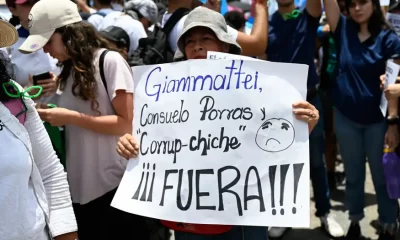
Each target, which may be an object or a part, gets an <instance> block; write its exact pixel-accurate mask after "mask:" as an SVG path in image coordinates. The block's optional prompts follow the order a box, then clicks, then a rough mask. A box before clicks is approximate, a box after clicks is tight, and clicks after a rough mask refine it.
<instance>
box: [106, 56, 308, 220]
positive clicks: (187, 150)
mask: <svg viewBox="0 0 400 240" xmlns="http://www.w3.org/2000/svg"><path fill="white" fill-rule="evenodd" d="M307 74H308V66H306V65H300V64H287V63H272V62H265V61H242V60H191V61H184V62H179V63H171V64H163V65H153V66H140V67H135V68H134V72H133V75H134V77H135V86H136V87H135V110H134V116H135V118H134V136H135V137H136V139H137V140H138V141H139V142H140V154H139V157H138V159H132V160H130V161H129V164H128V167H127V170H126V172H125V174H124V177H123V179H122V182H121V184H120V186H119V188H118V191H117V193H116V196H115V198H114V200H113V202H112V206H113V207H116V208H118V209H120V210H123V211H126V212H130V213H133V214H137V215H143V216H147V217H151V218H157V219H163V220H169V221H175V222H184V223H200V224H222V225H255V226H285V227H309V224H310V208H309V206H310V189H309V144H308V139H309V134H308V127H307V124H306V123H305V122H302V121H299V120H297V119H296V118H295V116H294V115H293V113H292V103H294V102H296V101H300V100H302V99H303V97H302V96H303V95H305V93H306V91H307V90H306V82H307Z"/></svg>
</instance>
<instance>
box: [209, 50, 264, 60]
mask: <svg viewBox="0 0 400 240" xmlns="http://www.w3.org/2000/svg"><path fill="white" fill-rule="evenodd" d="M207 59H210V60H222V59H224V60H233V59H240V60H251V61H263V60H260V59H257V58H251V57H246V56H242V55H235V54H229V53H221V52H213V51H208V52H207Z"/></svg>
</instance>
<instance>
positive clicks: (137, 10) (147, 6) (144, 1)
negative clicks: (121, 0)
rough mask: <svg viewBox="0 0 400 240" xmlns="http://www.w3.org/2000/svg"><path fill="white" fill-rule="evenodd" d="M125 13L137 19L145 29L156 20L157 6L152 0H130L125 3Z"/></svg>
mask: <svg viewBox="0 0 400 240" xmlns="http://www.w3.org/2000/svg"><path fill="white" fill-rule="evenodd" d="M125 13H126V14H128V15H129V16H131V17H132V18H134V19H137V20H139V21H140V22H141V23H142V24H143V27H144V28H145V29H146V30H147V29H149V28H150V26H152V25H154V24H156V23H157V21H158V16H159V15H158V8H157V5H156V4H155V3H154V2H153V1H152V0H130V1H127V2H126V3H125Z"/></svg>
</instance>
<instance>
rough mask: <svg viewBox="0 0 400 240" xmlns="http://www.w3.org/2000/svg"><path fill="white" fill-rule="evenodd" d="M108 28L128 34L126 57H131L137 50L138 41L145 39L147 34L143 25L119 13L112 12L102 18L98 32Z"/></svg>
mask: <svg viewBox="0 0 400 240" xmlns="http://www.w3.org/2000/svg"><path fill="white" fill-rule="evenodd" d="M109 26H115V27H120V28H122V29H124V30H125V32H126V33H127V34H128V36H129V40H130V48H129V51H128V55H132V53H133V51H135V50H136V49H137V48H138V46H139V39H141V38H147V33H146V30H145V29H144V27H143V24H142V23H141V22H139V21H138V20H136V19H133V18H132V17H131V16H129V15H126V14H124V13H121V12H113V13H110V14H108V15H107V16H106V17H104V19H103V22H102V24H101V26H100V27H99V30H100V31H101V30H104V29H106V28H107V27H109Z"/></svg>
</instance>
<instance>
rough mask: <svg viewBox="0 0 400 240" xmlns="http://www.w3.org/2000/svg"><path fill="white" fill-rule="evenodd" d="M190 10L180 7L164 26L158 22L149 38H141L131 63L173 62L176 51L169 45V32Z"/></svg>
mask: <svg viewBox="0 0 400 240" xmlns="http://www.w3.org/2000/svg"><path fill="white" fill-rule="evenodd" d="M189 12H190V10H189V9H186V8H179V9H177V10H176V11H175V12H174V13H173V14H172V15H171V17H170V18H169V19H168V21H167V22H166V23H165V26H164V27H163V28H161V25H160V23H157V24H156V25H155V26H154V30H153V32H150V33H149V34H148V37H147V38H142V39H140V40H139V46H138V48H137V49H136V50H135V51H134V52H133V54H132V57H131V58H130V60H129V64H130V65H131V66H141V65H151V64H163V63H171V62H173V59H174V54H175V53H174V52H173V51H172V50H171V47H170V45H169V41H168V38H169V34H170V33H171V31H172V29H173V28H174V27H175V25H176V24H177V23H178V22H179V20H181V19H182V17H184V16H185V15H187V14H188V13H189Z"/></svg>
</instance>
